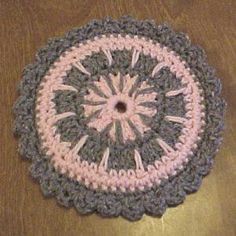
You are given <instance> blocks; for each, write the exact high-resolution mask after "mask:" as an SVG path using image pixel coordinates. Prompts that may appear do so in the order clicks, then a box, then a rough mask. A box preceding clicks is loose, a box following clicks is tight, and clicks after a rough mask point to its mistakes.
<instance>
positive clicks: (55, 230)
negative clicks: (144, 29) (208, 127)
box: [0, 0, 236, 236]
mask: <svg viewBox="0 0 236 236" xmlns="http://www.w3.org/2000/svg"><path fill="white" fill-rule="evenodd" d="M126 14H129V15H132V16H134V17H136V18H138V19H145V18H152V19H154V20H156V22H157V23H161V22H163V21H165V22H168V23H170V24H171V25H172V26H173V27H174V28H175V29H176V30H177V31H183V32H187V33H188V35H189V36H190V38H191V39H192V41H193V43H197V44H200V45H201V46H202V47H204V48H205V50H206V52H207V54H208V57H209V62H210V64H211V65H213V66H214V67H216V68H217V71H218V76H219V77H221V78H222V83H223V95H224V97H225V99H226V100H227V103H228V110H227V115H226V121H227V128H226V130H225V139H224V144H223V146H222V148H221V150H220V152H219V153H218V155H217V158H216V162H215V166H214V169H213V171H212V172H211V174H210V175H209V176H208V177H206V178H205V179H204V181H203V184H202V186H201V189H200V191H198V193H197V194H193V195H191V196H188V197H187V200H186V201H185V203H184V204H183V205H181V206H179V207H177V208H172V209H169V210H168V211H167V212H166V214H165V215H164V217H163V218H161V219H158V218H152V217H149V216H144V217H143V219H142V220H140V221H138V222H135V223H130V222H128V221H126V220H124V219H122V218H118V219H102V218H100V217H98V216H96V215H90V216H86V217H81V216H79V215H78V214H77V213H76V211H75V210H74V209H70V210H66V209H64V208H62V207H58V205H57V204H56V201H55V200H54V199H45V198H44V197H43V196H42V194H41V192H40V189H39V186H38V184H36V183H35V182H33V181H32V179H31V178H30V176H29V174H28V167H29V165H30V163H28V162H26V161H23V160H22V159H21V158H20V157H19V155H18V154H17V141H16V140H15V138H14V137H13V135H12V132H11V131H12V122H13V116H12V105H13V103H14V101H15V100H16V98H17V93H16V85H17V83H18V82H19V80H20V79H21V71H22V69H23V67H24V66H25V65H26V64H28V63H30V62H31V61H32V60H33V58H34V55H35V52H36V50H37V49H38V48H39V47H41V46H43V45H44V44H45V43H46V42H47V39H48V38H49V37H55V36H61V35H62V34H63V33H64V32H66V31H68V30H70V29H71V28H73V27H76V26H82V25H83V24H85V23H87V22H88V21H89V20H91V19H94V18H102V17H105V16H108V15H109V16H112V17H115V18H117V17H120V16H122V15H126ZM235 24H236V1H235V0H202V1H200V0H162V1H151V0H150V1H149V0H143V1H138V0H114V1H111V0H97V1H96V0H79V1H76V0H70V1H68V0H0V56H1V57H0V104H1V106H0V109H1V112H0V132H1V136H0V235H2V236H8V235H17V236H25V235H26V236H27V235H83V236H87V235H88V236H90V235H95V236H97V235H105V236H106V235H114V236H115V235H118V236H119V235H130V236H134V235H135V236H141V235H142V236H145V235H146V236H150V235H207V236H211V235H214V236H217V235H222V236H228V235H235V234H236V187H235V180H236V29H235Z"/></svg>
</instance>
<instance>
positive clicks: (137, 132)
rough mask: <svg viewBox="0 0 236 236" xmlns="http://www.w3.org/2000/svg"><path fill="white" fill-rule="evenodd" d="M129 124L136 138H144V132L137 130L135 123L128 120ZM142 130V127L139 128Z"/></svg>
mask: <svg viewBox="0 0 236 236" xmlns="http://www.w3.org/2000/svg"><path fill="white" fill-rule="evenodd" d="M127 123H128V124H129V127H130V128H131V129H132V132H133V133H134V134H135V136H136V137H137V138H140V137H142V133H143V132H142V131H140V130H139V129H138V128H137V126H135V125H134V123H133V122H132V121H131V120H130V119H128V120H127ZM139 128H140V127H139Z"/></svg>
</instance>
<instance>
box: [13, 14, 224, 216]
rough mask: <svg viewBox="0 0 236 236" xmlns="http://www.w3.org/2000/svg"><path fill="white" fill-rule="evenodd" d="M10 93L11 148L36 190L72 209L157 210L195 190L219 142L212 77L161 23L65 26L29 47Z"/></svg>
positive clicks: (220, 106) (197, 51)
mask: <svg viewBox="0 0 236 236" xmlns="http://www.w3.org/2000/svg"><path fill="white" fill-rule="evenodd" d="M19 90H20V97H19V99H18V100H17V102H16V104H15V114H16V119H15V132H16V133H17V134H18V135H19V150H20V153H21V155H22V156H23V157H26V158H28V159H30V160H31V161H32V165H31V174H32V176H33V177H34V178H36V179H37V180H38V181H39V183H40V185H41V188H42V191H43V193H44V194H45V195H46V196H55V197H56V198H57V200H58V202H59V203H61V204H62V205H64V206H67V207H69V206H72V205H73V206H75V208H76V209H77V210H78V211H79V213H81V214H87V213H92V212H97V213H99V214H100V215H102V216H109V217H112V216H119V215H121V216H123V217H125V218H127V219H129V220H138V219H140V218H141V217H142V215H143V214H144V213H146V214H149V215H155V216H161V215H162V214H163V213H164V211H165V210H166V208H167V207H168V206H175V205H178V204H180V203H182V202H183V201H184V199H185V196H186V194H188V193H192V192H194V191H196V190H197V189H198V188H199V186H200V184H201V180H202V177H203V176H205V175H206V174H207V173H208V172H209V170H210V169H211V167H212V163H213V157H214V155H215V153H216V151H217V150H218V147H219V144H220V142H221V133H222V129H223V115H224V107H225V102H224V100H223V99H222V98H221V97H220V92H221V84H220V81H219V79H217V78H216V75H215V71H214V69H212V68H211V67H210V66H209V65H208V64H207V62H206V55H205V53H204V51H203V50H202V49H201V48H199V47H198V46H194V45H192V44H191V43H190V40H189V38H188V37H187V36H186V35H185V34H183V33H176V32H174V31H173V30H172V29H171V28H170V27H169V26H167V25H165V24H163V25H156V24H155V23H154V22H153V21H148V20H145V21H138V20H134V19H132V18H130V17H122V18H121V19H119V20H112V19H108V18H107V19H104V20H100V21H97V20H96V21H92V22H90V23H89V24H87V25H86V26H84V27H82V28H78V29H74V30H72V31H70V32H69V33H67V34H66V36H64V37H62V38H57V39H52V40H51V41H50V42H48V44H47V45H46V47H44V48H42V49H41V50H39V52H38V53H37V55H36V59H35V61H34V62H33V63H32V64H30V65H28V66H27V67H26V68H25V70H24V72H23V79H22V80H21V84H20V88H19Z"/></svg>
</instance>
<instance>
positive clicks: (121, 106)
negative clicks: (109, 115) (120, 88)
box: [115, 102, 127, 113]
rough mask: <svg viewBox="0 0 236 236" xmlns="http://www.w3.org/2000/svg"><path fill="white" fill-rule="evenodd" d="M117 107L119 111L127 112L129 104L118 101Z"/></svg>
mask: <svg viewBox="0 0 236 236" xmlns="http://www.w3.org/2000/svg"><path fill="white" fill-rule="evenodd" d="M115 109H116V110H117V111H118V112H119V113H125V112H126V110H127V106H126V104H125V103H124V102H117V104H116V105H115Z"/></svg>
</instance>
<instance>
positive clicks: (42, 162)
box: [14, 17, 225, 220]
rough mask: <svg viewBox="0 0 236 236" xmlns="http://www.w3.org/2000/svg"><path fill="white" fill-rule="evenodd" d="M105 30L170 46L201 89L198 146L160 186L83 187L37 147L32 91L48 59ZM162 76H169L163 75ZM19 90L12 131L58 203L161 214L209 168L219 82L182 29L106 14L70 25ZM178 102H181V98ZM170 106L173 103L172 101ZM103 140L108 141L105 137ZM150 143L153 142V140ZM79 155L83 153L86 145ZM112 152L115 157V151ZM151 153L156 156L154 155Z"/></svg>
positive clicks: (217, 131)
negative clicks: (203, 109) (201, 125)
mask: <svg viewBox="0 0 236 236" xmlns="http://www.w3.org/2000/svg"><path fill="white" fill-rule="evenodd" d="M109 34H121V35H123V34H125V35H131V36H132V35H139V36H144V37H146V38H150V39H152V40H153V41H155V42H158V43H160V44H161V45H163V46H166V47H168V48H170V49H171V50H173V51H175V52H176V53H177V54H178V55H179V56H180V58H181V59H182V60H184V61H185V62H186V63H187V65H188V66H189V68H190V70H191V72H192V73H193V74H195V76H196V77H197V79H198V81H199V83H200V85H201V87H202V89H203V91H204V98H205V100H204V102H205V107H206V117H205V122H206V126H205V129H204V133H203V134H202V138H201V140H200V142H199V144H198V148H197V149H195V150H194V153H193V157H194V158H191V160H189V162H188V163H186V164H185V165H184V168H183V169H182V170H179V171H177V173H176V174H175V175H174V176H171V177H169V178H168V179H166V180H164V179H163V180H162V181H161V183H160V185H156V186H155V185H154V186H152V187H151V188H148V189H145V191H141V190H135V191H134V192H130V191H126V192H122V191H120V190H117V191H113V192H112V191H105V190H102V189H92V188H90V187H86V186H85V185H84V184H83V183H82V182H79V181H76V180H74V179H72V178H70V177H68V176H67V175H66V174H62V173H60V172H58V171H57V170H56V169H55V167H54V166H53V165H52V163H51V162H50V160H49V159H48V157H47V156H46V155H45V151H44V150H43V149H42V146H41V141H40V137H39V134H38V131H37V128H36V125H35V101H36V99H37V97H36V95H37V90H38V89H39V84H40V83H41V81H42V78H43V77H44V76H45V74H46V73H47V72H48V70H49V69H50V67H51V66H52V64H53V63H54V62H55V61H56V60H57V59H58V58H59V56H60V55H62V54H63V53H64V52H65V51H66V50H68V49H69V48H70V47H72V46H74V45H76V44H77V43H80V42H84V41H85V40H88V39H92V38H94V37H96V36H100V35H109ZM122 56H124V57H125V55H120V57H121V58H122ZM98 58H99V56H98ZM100 58H101V57H100ZM91 60H92V59H91ZM143 60H145V63H146V65H148V67H149V66H150V65H151V64H152V62H151V61H150V60H149V59H147V58H146V59H143ZM124 61H125V60H124ZM87 63H88V66H89V64H91V63H90V62H89V61H87ZM95 64H96V63H95ZM98 64H99V63H98ZM96 65H97V64H96ZM124 68H126V67H125V65H124V66H123V70H124V73H125V72H126V71H125V70H126V69H124ZM110 70H113V71H115V70H116V68H111V69H110ZM101 71H102V70H101V69H100V72H99V73H101ZM108 72H111V71H107V72H106V71H103V72H102V73H105V74H106V73H108ZM133 72H134V71H133ZM76 73H77V74H80V72H78V71H76V70H74V71H71V75H68V78H69V79H70V81H71V83H73V78H74V77H73V76H75V78H77V77H79V76H76ZM129 73H132V71H131V70H130V71H129ZM139 73H141V74H142V70H140V71H139ZM162 73H163V74H162V75H160V76H159V79H160V78H162V77H163V75H164V76H166V77H168V76H170V74H169V72H168V71H165V70H164V71H163V72H162ZM80 75H81V74H80ZM140 78H145V73H144V74H142V75H141V76H140ZM163 81H164V80H163ZM166 81H169V80H168V79H166ZM86 83H87V82H85V84H84V86H85V87H86V86H87V84H86ZM160 83H161V79H160ZM164 83H165V81H164V82H163V86H159V87H156V89H159V90H158V91H159V92H160V97H162V99H160V101H162V102H159V103H158V105H157V106H158V109H159V111H160V113H158V114H157V115H156V116H155V122H154V123H155V124H154V125H156V126H155V127H154V126H153V127H154V128H153V129H158V130H161V128H160V126H158V125H159V124H162V123H161V122H162V121H163V119H162V118H163V115H164V113H165V112H166V111H168V108H170V105H166V104H168V103H167V102H165V103H164V102H163V101H164V100H165V98H164V95H162V91H164V86H165V84H164ZM168 83H171V82H168ZM170 86H175V84H170ZM154 87H155V86H154ZM19 92H20V97H19V98H18V100H17V102H16V104H15V106H14V112H15V116H16V118H15V130H14V131H15V134H17V136H18V137H19V152H20V154H21V156H22V157H24V158H26V159H29V160H31V161H32V165H31V168H30V171H31V174H32V176H33V178H35V179H37V180H38V182H39V183H40V186H41V189H42V191H43V194H44V195H45V196H50V197H51V196H55V197H56V198H57V200H58V202H59V203H60V204H62V205H63V206H66V207H71V206H74V207H75V208H76V209H77V210H78V212H79V213H81V214H88V213H93V212H96V213H98V214H99V215H101V216H105V217H115V216H120V215H121V216H123V217H125V218H127V219H129V220H138V219H140V218H141V217H142V215H143V214H148V215H153V216H161V215H163V213H164V212H165V210H166V208H167V207H168V206H176V205H178V204H180V203H182V202H183V201H184V199H185V196H186V194H190V193H193V192H195V191H197V190H198V188H199V187H200V184H201V181H202V178H203V177H204V176H205V175H207V174H208V173H209V171H210V169H211V167H212V164H213V159H214V156H215V154H216V152H217V150H218V148H219V145H220V143H221V140H222V138H221V135H222V130H223V117H224V110H225V102H224V100H223V99H222V98H221V97H220V92H221V84H220V81H219V79H217V78H216V75H215V71H214V69H212V68H211V67H210V66H209V65H208V64H207V62H206V55H205V53H204V51H203V50H202V49H201V48H199V47H198V46H194V45H191V43H190V41H189V39H188V38H187V37H186V36H185V35H184V34H183V33H175V32H174V31H173V30H172V29H171V28H170V27H169V26H167V25H159V26H157V25H156V24H155V23H154V22H153V21H148V20H145V21H138V20H134V19H132V18H131V17H122V18H120V19H119V20H113V19H110V18H106V19H104V20H96V21H92V22H90V23H89V24H87V25H86V26H84V27H82V28H78V29H74V30H72V31H70V32H69V33H67V34H66V35H65V36H64V37H62V38H58V39H52V40H50V41H49V42H48V44H47V45H46V47H44V48H42V49H40V50H39V52H38V53H37V55H36V59H35V61H34V62H33V63H32V64H30V65H28V66H27V67H26V68H25V69H24V72H23V78H22V80H21V84H20V87H19ZM163 93H164V92H163ZM56 99H57V100H56V101H59V103H58V104H59V105H58V106H57V109H58V110H60V109H62V110H63V109H68V108H66V107H67V106H66V104H68V103H69V104H72V102H73V101H75V99H74V98H73V96H72V95H70V94H68V93H67V94H60V93H58V94H57V98H56ZM66 99H68V100H66ZM70 99H72V100H70ZM79 101H80V100H79ZM179 101H181V99H180V100H179ZM63 103H64V105H63V106H62V105H61V104H63ZM178 103H180V102H178ZM163 104H164V105H163ZM79 106H80V105H76V104H75V105H73V106H72V105H71V107H72V108H71V109H77V110H76V111H77V112H78V113H77V114H80V110H79V108H78V107H79ZM174 107H176V105H175V106H174ZM171 109H172V108H171ZM176 109H177V108H176ZM176 112H179V113H181V110H178V109H177V110H176ZM73 122H74V121H73ZM73 122H72V123H70V125H71V127H76V126H75V123H73ZM69 127H70V126H69V125H68V124H61V125H60V124H59V125H58V127H57V128H58V132H61V133H63V132H64V131H65V130H68V129H69ZM78 130H79V128H78ZM86 130H88V132H90V134H91V135H92V136H93V137H96V135H98V133H97V132H96V131H94V130H93V129H86ZM165 131H166V128H165V127H164V128H163V135H164V133H165ZM176 133H177V131H176ZM152 135H153V134H152V132H149V133H148V132H147V135H146V136H144V137H142V138H141V139H139V141H137V142H139V143H138V145H141V144H143V143H145V142H146V140H150V137H151V136H152ZM169 136H170V135H169ZM99 137H100V136H99ZM62 138H64V139H65V140H67V139H68V140H69V139H70V140H72V141H73V140H75V139H76V136H75V135H74V134H73V133H68V134H67V135H64V136H63V135H62ZM104 142H107V141H106V140H105V138H104ZM135 142H136V141H133V142H130V143H129V144H128V145H127V150H128V148H130V147H135V145H136V146H137V144H136V143H135ZM170 143H171V140H170ZM91 145H92V144H91ZM114 145H115V144H114ZM150 145H151V146H152V144H150ZM143 150H144V151H143V155H142V156H144V159H145V160H144V166H147V165H148V164H149V162H151V161H152V159H149V158H148V157H145V153H146V151H145V150H146V149H145V148H144V149H143ZM156 152H158V151H156ZM160 152H161V151H160ZM154 153H155V152H154ZM83 156H86V150H85V151H84V155H83ZM114 156H117V154H116V155H114ZM146 156H152V154H151V153H148V155H146ZM86 158H87V160H89V161H92V160H90V159H89V158H90V155H87V157H86ZM114 158H115V157H114ZM153 158H156V156H155V155H154V154H153ZM113 165H114V168H117V169H121V168H127V169H129V168H133V166H134V162H129V163H126V161H125V159H124V161H122V160H121V161H120V163H119V161H117V160H115V159H114V163H113ZM119 165H120V166H119Z"/></svg>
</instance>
